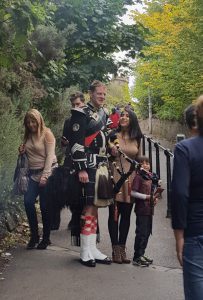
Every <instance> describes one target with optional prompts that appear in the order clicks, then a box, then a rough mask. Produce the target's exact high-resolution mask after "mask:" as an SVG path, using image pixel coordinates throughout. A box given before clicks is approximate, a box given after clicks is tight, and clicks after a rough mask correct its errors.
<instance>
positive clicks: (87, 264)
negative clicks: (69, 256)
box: [80, 259, 96, 267]
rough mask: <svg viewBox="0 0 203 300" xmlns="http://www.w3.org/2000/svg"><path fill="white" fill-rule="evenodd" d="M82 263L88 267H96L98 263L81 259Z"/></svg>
mask: <svg viewBox="0 0 203 300" xmlns="http://www.w3.org/2000/svg"><path fill="white" fill-rule="evenodd" d="M80 263H81V264H82V265H84V266H86V267H96V261H95V260H94V259H90V260H87V261H84V260H82V259H80Z"/></svg>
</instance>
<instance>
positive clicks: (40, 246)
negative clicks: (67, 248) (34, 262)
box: [37, 240, 51, 250]
mask: <svg viewBox="0 0 203 300" xmlns="http://www.w3.org/2000/svg"><path fill="white" fill-rule="evenodd" d="M50 244H51V241H50V240H41V242H40V243H39V244H38V245H37V249H38V250H45V249H46V248H47V246H49V245H50Z"/></svg>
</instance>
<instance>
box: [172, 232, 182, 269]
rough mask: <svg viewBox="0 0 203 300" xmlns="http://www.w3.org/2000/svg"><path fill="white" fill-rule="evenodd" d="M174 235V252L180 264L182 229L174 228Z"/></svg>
mask: <svg viewBox="0 0 203 300" xmlns="http://www.w3.org/2000/svg"><path fill="white" fill-rule="evenodd" d="M174 236H175V240H176V253H177V258H178V261H179V263H180V265H181V266H182V265H183V246H184V230H182V229H175V230H174Z"/></svg>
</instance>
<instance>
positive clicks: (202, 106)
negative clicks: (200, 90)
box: [195, 95, 203, 135]
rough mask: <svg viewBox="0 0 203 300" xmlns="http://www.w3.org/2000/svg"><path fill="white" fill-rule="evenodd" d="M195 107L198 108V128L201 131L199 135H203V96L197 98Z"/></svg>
mask: <svg viewBox="0 0 203 300" xmlns="http://www.w3.org/2000/svg"><path fill="white" fill-rule="evenodd" d="M195 107H196V118H197V127H198V130H199V134H200V135H203V95H201V96H199V97H198V98H197V102H196V103H195Z"/></svg>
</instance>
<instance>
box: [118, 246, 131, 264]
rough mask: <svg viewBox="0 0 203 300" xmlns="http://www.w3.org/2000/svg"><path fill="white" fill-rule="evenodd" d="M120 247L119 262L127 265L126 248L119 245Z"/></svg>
mask: <svg viewBox="0 0 203 300" xmlns="http://www.w3.org/2000/svg"><path fill="white" fill-rule="evenodd" d="M119 246H120V254H121V260H122V263H123V264H129V263H130V259H128V258H127V256H126V247H125V245H119Z"/></svg>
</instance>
